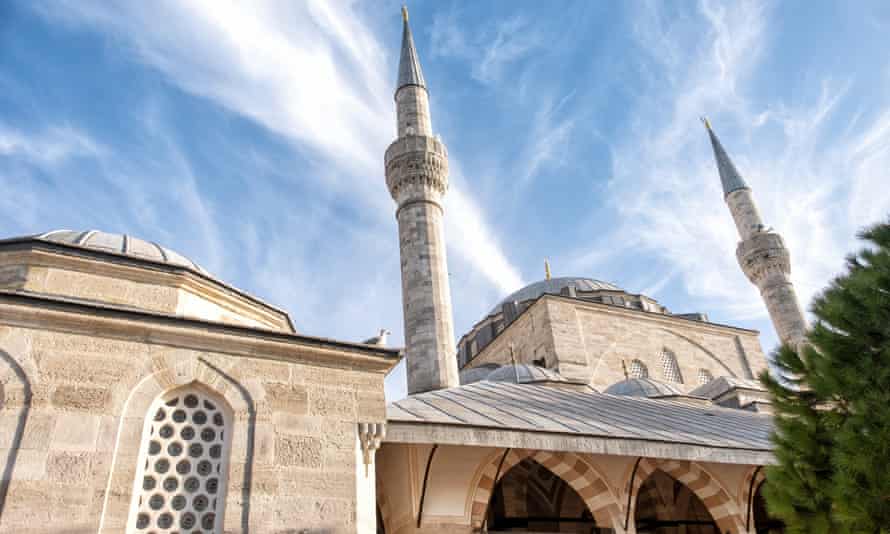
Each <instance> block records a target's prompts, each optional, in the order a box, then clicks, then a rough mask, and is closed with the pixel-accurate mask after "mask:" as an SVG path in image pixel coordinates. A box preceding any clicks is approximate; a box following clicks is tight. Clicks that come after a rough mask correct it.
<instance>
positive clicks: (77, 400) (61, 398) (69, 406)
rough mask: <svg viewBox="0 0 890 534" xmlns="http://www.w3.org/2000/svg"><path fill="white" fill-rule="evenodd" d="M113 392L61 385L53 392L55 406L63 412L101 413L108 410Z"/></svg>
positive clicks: (52, 398) (52, 400)
mask: <svg viewBox="0 0 890 534" xmlns="http://www.w3.org/2000/svg"><path fill="white" fill-rule="evenodd" d="M110 401H111V392H110V391H109V390H108V389H105V388H96V387H83V386H72V385H61V386H58V387H56V389H55V391H53V392H52V395H51V402H52V404H53V406H55V407H56V408H59V409H61V410H80V411H88V412H97V413H101V412H104V411H105V410H107V409H108V407H109V405H110Z"/></svg>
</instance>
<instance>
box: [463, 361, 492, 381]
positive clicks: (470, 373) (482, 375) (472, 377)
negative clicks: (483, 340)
mask: <svg viewBox="0 0 890 534" xmlns="http://www.w3.org/2000/svg"><path fill="white" fill-rule="evenodd" d="M497 368H498V365H497V364H495V363H487V364H485V365H480V366H479V367H471V368H470V369H464V370H463V371H461V372H460V385H462V386H465V385H467V384H472V383H473V382H479V381H480V380H485V379H486V378H487V377H488V375H490V374H491V372H492V371H494V370H495V369H497Z"/></svg>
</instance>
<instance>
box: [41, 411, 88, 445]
mask: <svg viewBox="0 0 890 534" xmlns="http://www.w3.org/2000/svg"><path fill="white" fill-rule="evenodd" d="M100 422H101V418H100V417H98V416H93V415H86V414H83V415H68V414H62V415H60V416H59V417H58V418H57V419H56V425H55V427H54V428H53V433H52V440H51V442H50V446H51V448H52V449H53V450H56V451H94V450H95V449H96V441H97V439H98V437H99V424H100Z"/></svg>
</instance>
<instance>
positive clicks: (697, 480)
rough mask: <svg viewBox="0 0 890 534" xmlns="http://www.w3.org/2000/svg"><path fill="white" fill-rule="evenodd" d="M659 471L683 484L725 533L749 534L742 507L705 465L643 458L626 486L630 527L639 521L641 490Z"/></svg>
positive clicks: (632, 472)
mask: <svg viewBox="0 0 890 534" xmlns="http://www.w3.org/2000/svg"><path fill="white" fill-rule="evenodd" d="M656 471H662V472H664V473H665V474H666V475H668V476H670V477H671V478H673V479H675V480H677V481H678V482H681V483H682V484H683V485H685V486H686V487H687V488H689V490H690V491H691V492H692V493H693V494H694V495H695V497H696V498H697V499H699V500H700V501H701V502H702V504H703V505H704V506H705V508H706V510H707V512H708V514H709V515H710V516H711V518H713V520H714V522H715V523H716V524H717V527H718V528H719V531H720V532H721V533H726V532H730V533H741V532H745V527H744V522H743V521H742V518H741V514H740V513H739V508H738V506H736V502H735V501H734V500H733V499H732V498H730V493H729V492H728V491H727V490H726V489H725V488H724V487H723V486H722V485H721V484H720V482H718V481H717V479H716V478H715V477H714V476H713V475H711V474H710V473H709V472H708V471H707V470H706V469H705V468H704V467H703V466H701V465H700V464H698V463H696V462H689V461H679V460H662V461H659V460H655V459H651V458H641V459H640V460H639V462H637V464H636V465H635V468H634V470H633V471H631V473H630V474H629V477H630V480H629V481H628V483H627V485H626V487H629V488H630V498H629V503H630V508H629V510H627V512H626V513H627V515H626V517H627V518H628V519H629V521H628V526H629V527H630V525H632V524H633V523H634V519H635V518H636V513H637V506H638V505H639V503H638V496H639V493H640V488H641V487H642V486H643V484H645V483H646V481H647V480H649V478H650V477H651V476H652V475H653V473H655V472H656Z"/></svg>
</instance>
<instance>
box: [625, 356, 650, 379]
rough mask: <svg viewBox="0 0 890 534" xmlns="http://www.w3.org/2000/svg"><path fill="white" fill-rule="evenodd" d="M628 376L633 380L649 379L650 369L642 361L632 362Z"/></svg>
mask: <svg viewBox="0 0 890 534" xmlns="http://www.w3.org/2000/svg"><path fill="white" fill-rule="evenodd" d="M628 374H629V375H630V377H631V378H649V369H648V368H646V364H644V363H643V362H641V361H640V360H632V361H631V362H630V369H629V371H628Z"/></svg>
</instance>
